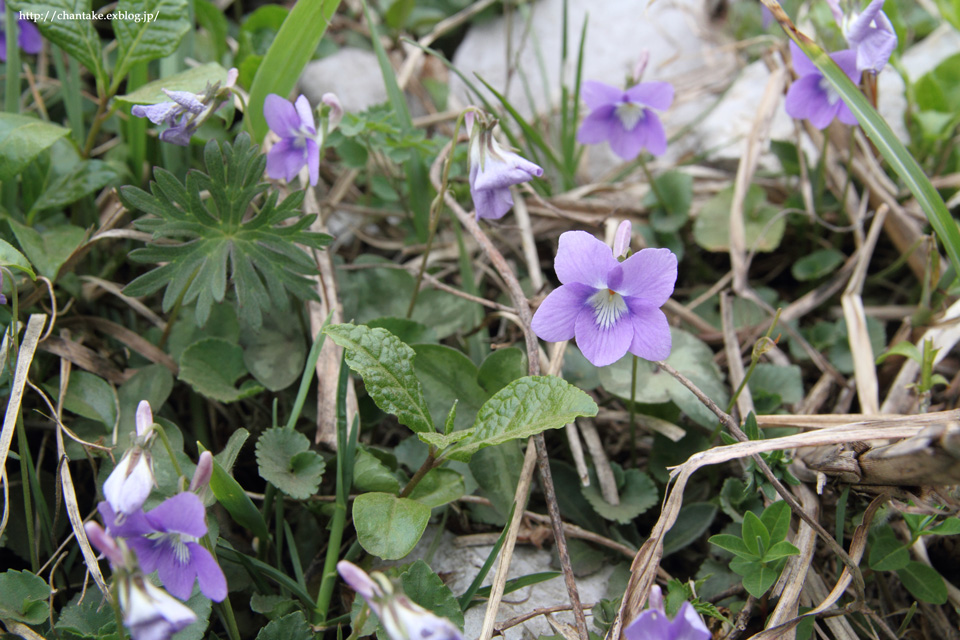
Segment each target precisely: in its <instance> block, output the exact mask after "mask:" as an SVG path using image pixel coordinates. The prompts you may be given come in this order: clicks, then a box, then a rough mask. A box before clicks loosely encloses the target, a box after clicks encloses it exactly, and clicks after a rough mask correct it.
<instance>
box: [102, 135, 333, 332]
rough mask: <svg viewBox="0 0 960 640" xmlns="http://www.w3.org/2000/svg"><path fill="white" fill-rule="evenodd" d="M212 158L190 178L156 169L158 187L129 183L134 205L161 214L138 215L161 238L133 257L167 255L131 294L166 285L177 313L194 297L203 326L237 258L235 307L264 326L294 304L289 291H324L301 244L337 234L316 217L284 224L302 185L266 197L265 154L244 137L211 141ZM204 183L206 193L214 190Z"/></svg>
mask: <svg viewBox="0 0 960 640" xmlns="http://www.w3.org/2000/svg"><path fill="white" fill-rule="evenodd" d="M204 159H205V162H206V166H207V173H202V172H200V171H191V172H189V173H188V174H187V180H186V185H184V184H182V183H181V182H180V181H179V180H177V179H176V177H174V176H173V174H171V173H170V172H169V171H166V170H165V169H162V168H160V167H157V168H156V169H155V170H154V178H155V181H154V182H151V183H150V191H151V193H147V192H146V191H143V190H141V189H138V188H136V187H132V186H127V187H124V188H123V189H121V191H120V197H121V200H122V201H123V202H124V204H125V205H126V206H127V207H128V208H130V209H139V210H141V211H144V212H145V213H149V214H153V215H152V216H148V217H144V218H140V219H138V220H137V221H136V222H135V224H136V226H137V227H138V228H139V229H141V230H143V231H148V232H150V233H152V234H153V241H152V242H151V243H150V245H149V246H148V247H146V248H143V249H137V250H135V251H133V252H132V253H131V254H130V258H131V259H132V260H135V261H137V262H157V263H164V264H162V265H161V266H159V267H157V268H155V269H153V270H152V271H149V272H148V273H145V274H143V275H142V276H140V277H138V278H137V279H136V280H134V281H133V282H131V283H130V284H128V285H127V287H126V288H125V289H124V293H126V294H127V295H130V296H144V295H149V294H151V293H154V292H156V291H159V290H160V289H162V288H164V287H166V293H165V294H164V297H163V310H164V311H170V309H171V308H172V307H173V306H174V304H175V303H176V302H177V301H178V300H179V301H181V302H182V303H183V304H189V303H191V302H194V301H196V320H197V324H198V325H200V326H203V325H204V324H206V321H207V319H208V318H209V316H210V309H211V307H212V306H213V304H214V302H222V301H223V300H224V296H225V294H226V288H227V280H228V277H227V274H228V265H229V280H230V281H231V282H232V285H233V288H234V289H235V291H236V295H237V306H238V308H239V310H240V312H241V313H242V314H243V316H244V318H245V319H246V321H247V322H248V323H249V324H250V325H251V326H252V327H255V328H257V327H260V326H261V324H262V313H263V311H266V310H269V309H271V308H276V309H278V310H280V311H283V310H285V309H288V308H289V301H288V298H287V292H290V293H293V294H294V295H295V296H296V297H297V298H298V299H301V300H312V299H316V297H317V294H316V293H315V291H314V290H313V288H312V287H311V283H310V280H308V279H307V278H306V277H305V276H307V275H312V274H314V273H315V272H316V265H315V263H314V261H313V259H312V258H311V257H310V256H309V255H308V254H307V252H305V251H304V250H303V249H301V248H300V247H298V246H297V243H299V244H304V245H307V246H310V247H314V248H320V247H323V246H324V245H326V244H328V243H329V242H330V240H331V238H330V236H328V235H326V234H321V233H314V232H310V231H307V230H306V229H307V227H309V226H310V224H311V223H312V222H313V220H314V218H315V217H316V216H314V215H308V216H302V217H300V218H299V219H298V220H297V221H296V222H294V223H293V224H283V223H284V222H285V221H287V220H289V219H290V218H293V217H295V216H298V215H299V213H300V212H299V211H298V210H297V207H298V206H299V205H300V203H301V202H302V201H303V193H301V192H297V193H294V194H292V195H290V196H288V197H287V198H285V199H284V200H283V202H281V203H279V204H278V203H277V199H278V194H277V192H276V191H273V192H271V193H270V194H269V195H268V196H267V197H266V198H265V199H264V200H263V201H262V202H259V201H258V197H259V196H261V195H262V194H263V193H264V192H265V191H267V189H268V185H267V184H266V183H262V182H260V178H261V176H262V175H263V170H264V167H265V165H266V158H265V157H264V156H262V155H261V154H260V151H259V149H258V148H257V147H255V146H253V145H251V143H250V138H249V137H248V136H246V135H243V134H241V135H240V136H239V137H238V138H237V140H236V142H235V144H233V145H230V144H229V143H224V145H223V146H222V147H221V145H220V144H219V143H218V142H216V141H214V140H211V141H210V142H208V143H207V146H206V147H205V149H204ZM202 191H208V192H209V194H210V196H209V198H204V197H203V196H202V195H201V192H202ZM251 209H252V212H251ZM161 239H162V241H161ZM171 241H173V242H172V243H171Z"/></svg>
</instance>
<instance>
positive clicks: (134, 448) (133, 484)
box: [103, 400, 157, 525]
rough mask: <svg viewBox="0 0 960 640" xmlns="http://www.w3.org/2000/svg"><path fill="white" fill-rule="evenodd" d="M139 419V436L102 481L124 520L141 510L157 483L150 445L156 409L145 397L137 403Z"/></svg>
mask: <svg viewBox="0 0 960 640" xmlns="http://www.w3.org/2000/svg"><path fill="white" fill-rule="evenodd" d="M136 422H137V436H136V439H135V440H134V442H133V445H131V447H130V448H129V449H127V450H126V452H125V453H124V454H123V457H122V458H120V462H118V463H117V466H116V467H114V468H113V471H111V472H110V475H109V476H108V477H107V480H106V482H104V483H103V495H104V497H105V498H106V499H107V502H108V503H109V505H110V508H111V509H112V510H113V512H114V513H115V514H116V516H117V517H118V518H119V519H120V520H121V521H122V520H123V518H124V517H126V516H128V515H130V514H133V513H136V512H138V511H139V510H140V508H141V507H142V506H143V503H144V502H146V500H147V498H148V497H149V496H150V492H151V491H152V490H153V486H154V485H155V484H156V483H157V481H156V479H155V478H154V476H153V457H152V456H151V455H150V448H149V447H150V443H151V442H152V440H153V428H152V427H153V412H152V411H150V403H149V402H147V401H146V400H141V401H140V404H139V405H138V406H137V418H136ZM111 523H113V519H110V520H108V521H107V524H108V525H109V524H111Z"/></svg>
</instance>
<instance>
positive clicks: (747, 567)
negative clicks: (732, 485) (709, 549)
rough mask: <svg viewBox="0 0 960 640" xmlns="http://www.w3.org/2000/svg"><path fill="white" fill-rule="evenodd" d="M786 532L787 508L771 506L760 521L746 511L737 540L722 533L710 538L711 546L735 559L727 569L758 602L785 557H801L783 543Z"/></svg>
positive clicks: (784, 560)
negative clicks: (728, 553)
mask: <svg viewBox="0 0 960 640" xmlns="http://www.w3.org/2000/svg"><path fill="white" fill-rule="evenodd" d="M789 529H790V506H789V505H788V504H787V503H786V502H783V501H780V502H774V503H773V504H771V505H770V506H769V507H767V508H766V509H765V510H764V511H763V514H762V515H760V516H759V517H758V516H757V514H755V513H754V512H752V511H748V512H747V513H746V514H745V515H744V516H743V524H742V525H741V535H740V536H739V537H738V536H735V535H731V534H726V533H722V534H718V535H715V536H711V537H710V543H711V544H713V545H715V546H717V547H720V548H721V549H723V550H725V551H729V552H730V553H732V554H733V555H734V556H735V557H734V559H733V560H732V561H731V562H730V569H731V570H732V571H733V572H734V573H736V574H737V575H739V576H741V577H742V578H743V587H744V588H745V589H746V590H747V592H748V593H749V594H750V595H752V596H754V597H756V598H759V597H761V596H763V594H764V593H766V592H767V590H768V589H770V587H772V586H773V583H774V582H776V581H777V577H778V576H779V575H780V572H781V571H782V570H783V567H784V564H785V563H786V559H787V557H789V556H793V555H797V554H799V553H800V550H799V549H797V548H796V547H795V546H793V545H792V544H790V543H789V542H787V541H786V537H787V533H788V532H789Z"/></svg>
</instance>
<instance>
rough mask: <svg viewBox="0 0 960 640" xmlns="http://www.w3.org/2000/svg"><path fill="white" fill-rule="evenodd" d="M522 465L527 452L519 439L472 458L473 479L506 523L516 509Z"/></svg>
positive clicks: (476, 454) (490, 448) (483, 450)
mask: <svg viewBox="0 0 960 640" xmlns="http://www.w3.org/2000/svg"><path fill="white" fill-rule="evenodd" d="M522 467H523V453H521V451H520V445H519V443H517V442H504V443H503V444H501V445H499V446H496V447H487V448H486V449H481V450H480V451H477V452H476V453H475V454H473V457H472V458H470V473H472V474H473V479H474V480H476V481H477V484H478V485H480V490H481V492H482V495H483V496H484V497H485V498H487V499H488V500H490V503H491V504H492V505H493V508H494V509H495V510H496V511H497V513H498V514H499V515H500V516H501V517H502V518H504V522H505V521H506V520H505V519H506V517H507V515H508V514H509V513H510V510H511V509H512V508H513V498H514V495H515V494H516V492H517V483H518V482H520V469H521V468H522Z"/></svg>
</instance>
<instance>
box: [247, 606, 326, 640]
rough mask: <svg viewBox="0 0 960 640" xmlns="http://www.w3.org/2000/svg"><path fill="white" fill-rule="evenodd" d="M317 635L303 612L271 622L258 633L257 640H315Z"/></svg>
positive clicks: (296, 612) (295, 612)
mask: <svg viewBox="0 0 960 640" xmlns="http://www.w3.org/2000/svg"><path fill="white" fill-rule="evenodd" d="M315 637H316V634H314V632H313V630H311V629H310V625H309V624H307V619H306V618H304V617H303V611H294V612H293V613H291V614H288V615H285V616H283V617H282V618H280V619H279V620H272V621H270V622H269V623H268V624H267V626H265V627H263V628H262V629H260V631H259V632H258V633H257V640H314V638H315Z"/></svg>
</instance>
